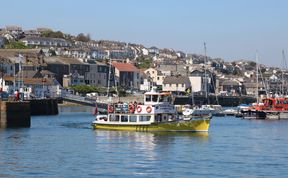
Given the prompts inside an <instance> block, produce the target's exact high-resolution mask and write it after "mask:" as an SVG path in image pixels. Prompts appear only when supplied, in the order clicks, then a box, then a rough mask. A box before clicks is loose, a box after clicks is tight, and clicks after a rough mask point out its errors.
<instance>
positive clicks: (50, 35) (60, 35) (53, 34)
mask: <svg viewBox="0 0 288 178" xmlns="http://www.w3.org/2000/svg"><path fill="white" fill-rule="evenodd" d="M41 37H47V38H63V39H64V34H63V33H62V32H61V31H56V32H54V31H51V30H48V31H45V32H42V34H41Z"/></svg>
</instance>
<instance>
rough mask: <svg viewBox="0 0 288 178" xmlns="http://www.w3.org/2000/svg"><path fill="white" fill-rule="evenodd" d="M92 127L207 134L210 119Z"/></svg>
mask: <svg viewBox="0 0 288 178" xmlns="http://www.w3.org/2000/svg"><path fill="white" fill-rule="evenodd" d="M92 126H93V128H94V129H107V130H122V131H144V132H146V131H147V132H158V131H186V132H208V130H209V127H210V119H202V120H191V121H179V122H165V123H152V124H143V125H139V124H137V125H136V124H135V125H132V124H108V123H93V124H92Z"/></svg>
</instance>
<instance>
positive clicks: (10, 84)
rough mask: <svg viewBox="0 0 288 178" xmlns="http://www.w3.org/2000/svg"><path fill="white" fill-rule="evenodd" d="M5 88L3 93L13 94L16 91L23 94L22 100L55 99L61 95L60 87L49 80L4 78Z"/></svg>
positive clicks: (53, 80)
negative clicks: (32, 98)
mask: <svg viewBox="0 0 288 178" xmlns="http://www.w3.org/2000/svg"><path fill="white" fill-rule="evenodd" d="M4 82H5V86H4V88H3V91H6V92H8V93H9V94H12V95H13V94H14V91H16V90H18V91H20V92H22V93H24V98H26V99H30V98H31V97H35V98H44V97H57V96H59V95H60V94H61V85H60V84H59V83H58V82H57V80H55V79H51V78H23V79H20V78H14V77H4Z"/></svg>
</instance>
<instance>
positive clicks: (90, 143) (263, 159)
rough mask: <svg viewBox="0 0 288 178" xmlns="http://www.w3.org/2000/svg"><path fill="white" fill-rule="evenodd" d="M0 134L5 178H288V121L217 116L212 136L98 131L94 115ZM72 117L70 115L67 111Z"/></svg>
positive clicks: (63, 117)
mask: <svg viewBox="0 0 288 178" xmlns="http://www.w3.org/2000/svg"><path fill="white" fill-rule="evenodd" d="M62 111H65V112H61V113H60V115H58V116H49V117H47V116H44V117H32V120H31V128H23V129H5V130H0V177H248V178H249V177H251V178H252V177H253V178H254V177H277V178H278V177H288V170H287V160H288V149H287V143H288V137H287V135H288V121H263V120H242V119H240V118H234V117H231V116H229V117H219V118H217V117H214V118H213V119H212V121H211V127H210V131H209V134H203V133H202V134H196V133H145V132H119V131H105V130H93V129H91V126H90V123H91V121H93V119H94V117H93V116H92V115H91V112H70V111H75V109H73V108H72V109H70V110H69V109H65V110H62ZM67 111H69V112H67Z"/></svg>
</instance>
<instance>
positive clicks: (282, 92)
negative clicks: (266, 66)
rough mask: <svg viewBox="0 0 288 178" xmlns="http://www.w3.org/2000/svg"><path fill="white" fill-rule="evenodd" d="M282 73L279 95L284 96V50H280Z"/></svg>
mask: <svg viewBox="0 0 288 178" xmlns="http://www.w3.org/2000/svg"><path fill="white" fill-rule="evenodd" d="M282 64H283V65H282V73H281V75H282V76H281V95H282V96H283V97H284V70H286V67H287V64H286V59H285V52H284V50H282Z"/></svg>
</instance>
